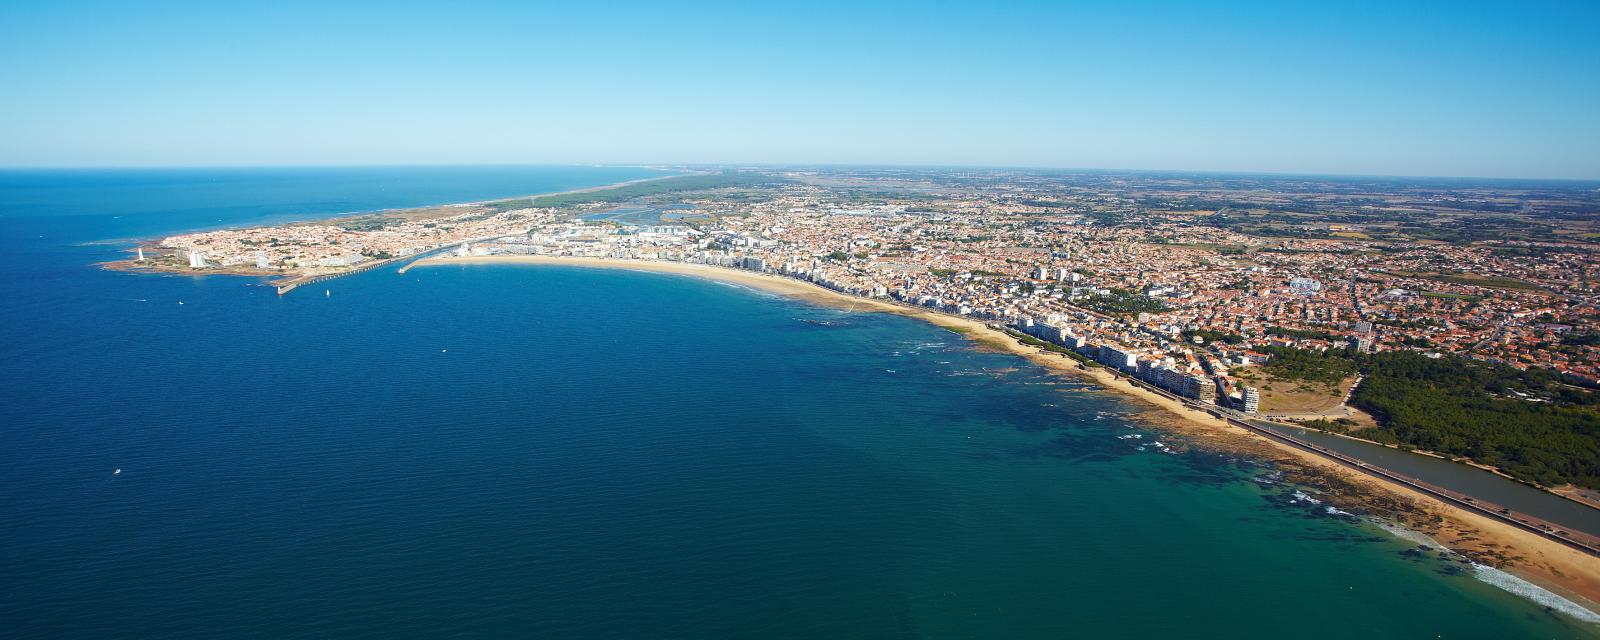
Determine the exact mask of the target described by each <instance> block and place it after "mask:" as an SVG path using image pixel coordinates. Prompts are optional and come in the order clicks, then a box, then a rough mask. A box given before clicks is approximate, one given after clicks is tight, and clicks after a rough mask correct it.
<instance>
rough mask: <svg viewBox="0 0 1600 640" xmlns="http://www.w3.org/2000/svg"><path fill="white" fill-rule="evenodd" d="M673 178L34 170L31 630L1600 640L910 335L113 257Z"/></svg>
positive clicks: (527, 271)
mask: <svg viewBox="0 0 1600 640" xmlns="http://www.w3.org/2000/svg"><path fill="white" fill-rule="evenodd" d="M647 175H652V173H651V172H649V171H645V170H636V169H615V168H609V169H600V168H559V167H538V168H475V169H418V168H411V169H340V170H327V169H321V170H250V171H246V170H233V171H138V172H120V171H119V172H6V173H0V629H3V630H0V636H4V637H9V638H63V637H82V638H108V637H119V638H120V637H143V638H209V637H317V638H322V637H371V638H392V637H416V636H420V637H440V636H470V637H484V636H488V637H493V636H502V637H506V636H509V637H545V638H636V637H672V638H677V637H692V638H728V637H746V638H826V637H850V638H915V637H923V638H958V637H960V638H973V637H977V638H1063V637H1141V636H1142V637H1184V638H1190V637H1194V638H1240V637H1271V638H1284V637H1294V638H1350V637H1361V638H1434V637H1444V638H1524V637H1526V638H1558V637H1591V636H1592V635H1593V631H1594V629H1595V627H1593V626H1591V625H1588V624H1586V623H1581V622H1578V621H1575V620H1573V619H1571V618H1567V617H1565V616H1562V615H1560V614H1557V613H1554V612H1551V611H1548V610H1546V609H1545V608H1543V607H1541V606H1539V605H1536V604H1534V603H1533V602H1530V601H1528V600H1525V599H1522V598H1519V597H1516V596H1513V595H1511V594H1509V593H1507V592H1505V591H1502V590H1500V589H1497V588H1495V587H1492V586H1490V585H1488V584H1486V583H1485V582H1483V581H1481V580H1479V579H1476V578H1474V577H1472V576H1471V575H1454V574H1452V573H1451V572H1450V571H1449V569H1448V567H1450V566H1451V565H1450V563H1448V562H1441V561H1439V560H1438V559H1436V558H1434V557H1432V556H1431V555H1427V554H1422V555H1419V554H1415V553H1412V554H1404V553H1402V552H1404V551H1406V550H1408V549H1409V548H1411V547H1414V546H1415V545H1414V544H1413V543H1409V542H1404V541H1401V540H1398V539H1396V538H1394V537H1392V536H1389V535H1387V534H1385V533H1383V532H1382V531H1380V530H1378V529H1376V528H1374V527H1371V526H1369V525H1365V524H1361V523H1357V522H1353V521H1351V520H1349V519H1347V518H1342V517H1338V516H1330V515H1328V514H1327V513H1326V511H1325V510H1324V509H1323V508H1322V507H1320V506H1317V505H1311V504H1309V503H1306V502H1295V501H1293V499H1292V496H1291V493H1292V489H1290V488H1285V487H1280V486H1271V485H1263V484H1261V483H1258V482H1255V481H1253V478H1260V477H1263V476H1265V475H1266V474H1267V473H1268V472H1269V471H1270V470H1269V469H1263V468H1260V467H1258V466H1255V465H1253V464H1250V463H1248V462H1246V461H1238V460H1230V459H1227V458H1223V457H1218V456H1213V455H1206V454H1200V453H1188V452H1186V453H1180V454H1172V455H1169V454H1163V453H1159V452H1158V451H1157V450H1156V449H1155V448H1153V447H1147V448H1146V450H1143V451H1141V450H1139V449H1138V448H1137V446H1138V445H1139V443H1141V442H1143V443H1148V442H1150V441H1151V440H1154V439H1163V440H1167V441H1169V442H1176V441H1174V440H1172V439H1171V438H1170V437H1168V436H1164V435H1161V434H1158V433H1154V432H1152V431H1150V430H1148V429H1146V428H1144V427H1143V426H1142V425H1140V424H1139V423H1138V422H1137V421H1135V420H1134V419H1133V418H1132V417H1131V416H1130V415H1128V412H1129V411H1130V410H1131V408H1130V406H1129V405H1127V404H1126V403H1124V402H1122V401H1121V400H1119V399H1118V398H1117V397H1115V396H1111V395H1107V394H1104V393H1101V392H1098V391H1095V390H1094V389H1093V388H1091V387H1087V386H1084V385H1080V384H1075V383H1065V382H1060V381H1056V380H1052V379H1051V378H1049V377H1047V376H1045V375H1044V374H1043V373H1042V372H1041V371H1040V370H1039V369H1037V368H1035V367H1033V366H1031V365H1030V364H1029V363H1027V362H1025V361H1023V360H1020V359H1018V358H1015V357H1011V356H1007V355H1001V354H993V353H984V352H979V351H975V350H973V349H972V348H971V346H970V345H969V344H968V343H967V342H966V341H965V340H964V339H963V338H962V337H960V336H957V335H955V334H952V333H949V332H947V331H944V330H941V329H937V328H934V327H931V326H928V325H925V324H922V323H919V322H916V321H913V320H909V319H906V318H901V317H897V316H891V315H883V314H868V313H854V314H851V313H846V312H844V311H839V310H833V309H826V308H819V307H814V306H809V305H806V304H803V303H798V302H795V301H791V300H788V299H783V298H778V297H773V296H771V295H768V294H764V293H760V292H756V291H752V290H748V289H744V288H739V287H734V286H730V285H724V284H718V283H713V282H706V281H701V280H695V279H690V278H684V277H678V276H671V275H661V274H648V273H637V272H626V271H599V270H588V269H581V268H569V267H560V268H558V267H537V268H536V267H518V266H451V267H431V268H425V269H418V270H414V271H412V272H410V273H408V274H407V275H405V276H399V275H396V274H395V273H394V271H393V270H390V269H382V270H376V271H373V272H368V273H365V274H362V275H358V276H354V277H350V278H345V279H340V280H335V281H333V282H331V283H329V284H327V285H319V286H317V287H315V290H310V291H308V290H304V289H302V290H299V291H295V292H294V293H292V294H290V295H288V296H286V297H282V298H280V297H278V296H277V295H275V294H274V293H273V291H272V290H271V289H270V288H265V287H259V286H252V284H253V282H254V281H252V280H250V279H244V278H232V277H210V278H189V277H170V276H169V277H163V276H150V275H131V274H125V273H113V272H107V271H101V270H98V269H96V268H94V267H93V266H92V263H94V262H97V261H102V260H108V259H113V258H116V257H118V256H119V255H120V253H119V249H120V247H121V246H124V245H118V244H115V243H111V244H106V243H104V242H103V241H107V240H115V239H119V238H130V237H144V236H153V235H160V234H164V233H172V232H177V231H182V230H188V229H195V228H205V227H216V226H225V225H239V224H256V223H261V222H268V221H274V220H284V219H291V218H295V217H316V216H319V215H324V214H332V213H339V212H349V211H359V210H369V209H377V208H384V207H398V206H413V205H423V204H437V203H444V202H453V201H462V200H479V199H487V198H494V197H504V196H513V195H523V194H529V193H539V192H546V191H554V190H559V189H567V188H574V187H581V186H590V185H596V184H604V183H609V182H614V181H618V180H625V179H631V178H638V177H644V176H647ZM323 288H327V289H329V290H330V291H331V293H332V295H331V296H327V295H324V294H323V292H322V290H321V289H323ZM180 301H181V302H182V303H183V304H181V305H180V304H179V302H180ZM807 320H811V321H820V322H806V321H807ZM1128 434H1141V435H1143V437H1142V438H1139V439H1132V438H1129V439H1119V438H1118V437H1117V436H1121V435H1128ZM1180 448H1181V447H1180ZM118 468H120V469H122V473H121V474H120V475H113V470H115V469H118Z"/></svg>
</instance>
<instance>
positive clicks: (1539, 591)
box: [1371, 518, 1600, 624]
mask: <svg viewBox="0 0 1600 640" xmlns="http://www.w3.org/2000/svg"><path fill="white" fill-rule="evenodd" d="M1371 522H1372V523H1373V524H1375V525H1377V526H1378V528H1380V529H1383V530H1384V531H1387V532H1389V533H1390V534H1392V535H1393V536H1395V537H1396V538H1400V539H1401V540H1405V541H1407V542H1415V543H1417V544H1425V545H1428V546H1429V547H1433V548H1435V549H1445V548H1447V547H1445V546H1444V545H1442V544H1439V541H1438V540H1434V539H1433V538H1431V537H1429V536H1427V535H1426V534H1423V533H1420V532H1417V531H1412V530H1410V529H1407V528H1405V527H1402V526H1399V525H1395V524H1393V523H1389V522H1385V521H1383V520H1378V519H1375V518H1374V519H1372V520H1371ZM1471 566H1472V576H1473V577H1474V578H1477V579H1478V580H1480V581H1482V582H1484V583H1485V584H1489V585H1491V586H1494V587H1497V588H1499V589H1501V590H1503V591H1505V592H1507V593H1510V594H1512V595H1515V596H1517V597H1520V598H1522V599H1524V600H1527V601H1529V602H1532V603H1534V604H1537V605H1539V606H1541V607H1549V608H1551V609H1554V610H1556V611H1559V612H1561V613H1564V614H1567V615H1569V616H1571V617H1573V618H1576V619H1578V620H1581V621H1583V622H1587V623H1590V624H1600V613H1595V612H1594V611H1590V610H1589V609H1588V608H1587V607H1585V606H1583V605H1581V604H1578V603H1576V602H1573V601H1571V600H1568V599H1566V598H1564V597H1562V596H1560V595H1559V594H1556V593H1554V592H1551V591H1549V590H1547V589H1545V588H1544V587H1541V586H1539V585H1536V584H1534V583H1532V582H1528V581H1527V580H1523V579H1522V578H1518V577H1516V576H1514V575H1511V574H1510V573H1506V572H1505V571H1502V570H1500V569H1496V568H1494V567H1491V566H1488V565H1483V564H1478V563H1476V562H1474V563H1472V565H1471Z"/></svg>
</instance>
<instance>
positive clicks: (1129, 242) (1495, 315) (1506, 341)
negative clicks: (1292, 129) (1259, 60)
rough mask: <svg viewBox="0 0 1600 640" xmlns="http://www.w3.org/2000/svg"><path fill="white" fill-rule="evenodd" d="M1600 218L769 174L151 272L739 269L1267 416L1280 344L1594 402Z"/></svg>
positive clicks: (1531, 201)
mask: <svg viewBox="0 0 1600 640" xmlns="http://www.w3.org/2000/svg"><path fill="white" fill-rule="evenodd" d="M1597 201H1600V194H1594V193H1592V192H1591V193H1585V192H1569V191H1562V190H1550V189H1541V188H1540V187H1538V186H1537V185H1536V186H1533V187H1521V186H1519V187H1495V188H1489V187H1473V186H1464V185H1429V184H1406V183H1397V184H1393V185H1383V184H1380V185H1371V184H1356V185H1352V184H1350V183H1348V182H1319V181H1316V180H1312V179H1288V178H1249V177H1221V178H1218V177H1205V176H1177V175H1173V176H1166V175H1131V176H1130V175H1116V174H1052V173H1049V172H1023V171H1014V172H1013V171H989V172H982V171H954V170H952V171H943V172H941V171H934V170H855V171H852V170H821V169H818V170H782V171H780V170H771V169H767V170H754V171H740V172H734V171H725V172H713V173H701V174H697V175H694V176H689V177H685V178H667V179H663V180H658V181H654V182H646V183H640V184H636V185H631V186H626V187H619V188H617V189H614V190H611V191H609V192H608V191H606V190H601V191H596V192H592V193H589V194H580V195H576V196H571V195H569V196H565V197H563V196H561V195H558V196H550V197H542V198H531V199H530V198H522V199H515V200H506V201H500V202H493V203H483V204H477V205H459V206H455V207H444V208H437V209H433V210H429V211H427V212H426V214H425V215H406V214H403V213H380V214H371V215H366V216H356V217H348V218H338V219H333V220H327V221H321V222H316V223H302V224H293V225H283V226H273V227H259V228H250V229H234V230H220V231H210V232H205V233H194V234H188V235H181V236H175V237H170V238H166V239H163V240H161V241H160V242H159V243H158V244H157V245H156V246H153V247H149V249H151V255H150V256H148V257H147V256H146V255H145V253H144V250H143V249H141V250H140V254H139V256H138V258H137V259H136V261H137V262H139V264H137V265H135V266H141V267H147V268H154V269H158V270H168V271H191V270H216V271H225V272H232V273H240V274H253V275H272V276H279V277H282V278H284V279H285V280H290V281H292V280H293V279H296V278H299V279H306V278H312V277H320V276H326V275H330V274H338V273H342V272H347V271H351V270H355V269H361V268H363V267H367V266H372V265H376V264H382V263H383V262H385V261H390V260H398V259H402V258H409V257H413V256H419V255H422V254H427V253H430V252H444V253H452V254H455V255H468V256H488V255H550V256H574V257H596V258H612V259H630V260H654V261H669V262H683V263H697V264H705V265H714V266H721V267H727V268H734V269H745V270H750V271H757V272H763V273H769V274H773V275H776V276H783V277H789V278H795V279H800V280H805V281H808V282H812V283H815V284H817V285H820V286H823V287H826V288H829V289H832V290H835V291H839V292H843V293H847V294H852V295H857V296H867V297H874V298H888V299H893V300H896V301H899V302H901V303H904V304H907V305H916V306H921V307H927V308H931V309H936V310H939V311H943V312H947V313H951V314H958V315H962V316H969V317H973V318H977V319H982V320H984V321H987V322H990V323H992V324H996V325H1003V326H1005V327H1007V328H1009V329H1011V330H1013V331H1016V332H1019V333H1022V334H1027V335H1028V336H1031V337H1033V338H1035V339H1037V340H1040V341H1043V342H1045V343H1050V344H1051V345H1054V346H1055V347H1057V350H1058V351H1061V352H1062V353H1067V352H1070V353H1071V354H1075V357H1079V358H1080V359H1083V360H1086V361H1094V362H1097V363H1099V364H1102V365H1104V366H1107V367H1110V368H1114V369H1116V370H1119V371H1121V372H1123V373H1125V374H1126V375H1128V376H1133V377H1137V378H1140V379H1143V380H1145V381H1147V382H1149V383H1151V384H1153V385H1156V386H1159V387H1162V388H1164V389H1166V390H1168V391H1170V392H1172V393H1174V394H1177V395H1181V396H1185V397H1188V398H1191V399H1194V400H1198V401H1202V402H1215V403H1216V404H1218V405H1221V406H1223V407H1228V408H1232V409H1236V410H1239V411H1243V412H1249V413H1254V412H1257V411H1258V410H1259V409H1260V399H1261V391H1260V389H1259V388H1258V387H1259V386H1261V382H1260V378H1259V377H1258V376H1255V375H1252V374H1251V373H1250V372H1251V370H1252V369H1253V368H1255V367H1257V366H1259V365H1261V364H1263V363H1265V362H1266V361H1268V360H1269V359H1270V358H1271V357H1272V348H1276V347H1293V348H1297V349H1308V350H1328V349H1351V350H1354V351H1357V352H1373V351H1383V350H1395V349H1409V350H1416V351H1421V352H1424V353H1428V354H1440V353H1454V354H1460V355H1465V356H1469V357H1472V358H1476V359H1481V360H1488V361H1493V362H1499V363H1503V364H1508V365H1511V366H1514V367H1517V368H1527V367H1540V368H1546V369H1550V370H1554V371H1559V372H1560V373H1561V374H1563V375H1564V376H1567V377H1568V378H1570V379H1571V380H1572V381H1573V382H1576V383H1580V384H1586V385H1593V384H1595V383H1597V382H1600V344H1597V343H1600V340H1596V339H1594V337H1595V336H1594V333H1593V332H1594V330H1595V327H1596V323H1595V318H1596V314H1597V309H1596V299H1597V298H1596V292H1595V288H1594V282H1593V279H1594V278H1595V276H1596V275H1597V274H1600V269H1597V266H1600V261H1597V260H1596V254H1595V252H1594V250H1593V246H1592V245H1591V244H1590V243H1591V242H1592V241H1593V239H1594V238H1595V237H1600V236H1596V234H1594V230H1593V229H1590V228H1588V227H1587V226H1585V225H1587V224H1589V222H1587V219H1588V218H1592V217H1593V216H1592V213H1593V211H1594V208H1595V207H1596V202H1597ZM1545 211H1549V212H1553V213H1548V214H1547V213H1545ZM1342 391H1347V389H1344V390H1341V392H1342Z"/></svg>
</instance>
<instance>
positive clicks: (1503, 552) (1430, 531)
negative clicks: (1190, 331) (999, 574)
mask: <svg viewBox="0 0 1600 640" xmlns="http://www.w3.org/2000/svg"><path fill="white" fill-rule="evenodd" d="M451 264H461V265H466V264H526V265H559V266H576V267H586V268H599V269H630V270H635V271H649V272H657V273H671V274H678V275H687V276H693V277H702V278H707V279H713V280H718V281H723V282H729V283H732V284H740V285H746V286H750V287H753V288H758V289H761V290H764V291H768V292H772V293H777V294H781V295H786V296H789V297H792V298H796V299H800V300H804V301H807V302H813V303H816V304H821V305H826V306H832V307H845V308H851V309H864V310H872V311H881V312H887V313H895V314H898V315H902V316H907V317H911V318H915V319H919V320H922V321H925V322H928V323H930V324H933V325H935V326H938V327H941V328H944V329H947V330H950V331H953V332H956V333H960V334H963V335H965V336H967V337H968V338H969V339H971V340H973V341H975V342H977V343H979V344H980V345H983V346H984V347H987V348H990V349H994V350H996V351H1002V352H1007V353H1011V354H1014V355H1019V356H1022V357H1025V358H1027V359H1028V360H1030V361H1032V362H1034V363H1036V364H1039V365H1041V366H1043V367H1044V368H1046V369H1047V370H1049V371H1050V372H1051V373H1052V374H1054V375H1058V376H1064V377H1071V378H1075V379H1080V380H1081V379H1084V378H1087V379H1089V380H1091V381H1094V382H1096V383H1097V384H1098V385H1099V386H1101V387H1102V388H1104V389H1107V390H1109V391H1113V392H1116V393H1119V394H1122V395H1124V396H1126V397H1128V398H1131V399H1133V400H1135V401H1137V402H1138V403H1140V404H1141V405H1143V406H1144V407H1145V408H1146V409H1147V410H1146V411H1145V412H1144V415H1143V416H1142V417H1144V418H1147V419H1148V420H1149V421H1150V422H1152V423H1154V424H1155V426H1159V427H1163V428H1167V429H1171V430H1173V431H1178V432H1182V433H1184V434H1185V435H1189V436H1192V442H1191V444H1192V445H1193V446H1197V447H1201V448H1206V449H1215V450H1218V451H1223V452H1231V453H1243V454H1247V455H1250V456H1252V457H1257V458H1260V459H1262V460H1265V461H1267V462H1269V463H1271V464H1273V465H1275V466H1276V467H1278V468H1279V469H1281V470H1283V471H1284V472H1285V477H1286V478H1287V479H1289V480H1290V481H1291V482H1295V483H1300V484H1306V485H1309V486H1313V487H1315V488H1317V489H1318V490H1320V491H1322V492H1323V494H1324V496H1325V497H1326V498H1327V499H1328V500H1329V501H1330V502H1331V503H1332V504H1334V505H1336V506H1340V507H1347V508H1355V509H1359V510H1362V511H1365V512H1367V513H1371V514H1373V515H1375V516H1377V517H1379V518H1381V519H1383V520H1387V521H1391V522H1394V523H1396V524H1399V525H1401V526H1403V527H1405V528H1407V529H1409V530H1412V531H1416V532H1418V533H1420V534H1423V535H1425V536H1427V537H1429V538H1431V539H1433V540H1436V541H1437V542H1438V543H1440V544H1443V545H1445V546H1447V547H1449V548H1450V549H1452V550H1454V551H1456V552H1457V553H1460V554H1462V555H1463V556H1465V557H1467V558H1470V559H1472V561H1474V562H1476V563H1479V564H1483V565H1488V566H1491V567H1494V568H1496V569H1500V570H1505V571H1508V572H1510V573H1512V574H1514V575H1516V576H1517V577H1520V578H1522V579H1524V580H1527V581H1528V582H1530V583H1533V584H1534V585H1536V586H1538V587H1540V588H1543V589H1546V590H1548V591H1550V592H1552V593H1555V594H1557V595H1559V596H1562V597H1565V598H1568V599H1570V600H1572V601H1573V602H1574V603H1575V604H1577V605H1578V606H1581V607H1583V608H1585V609H1588V610H1589V611H1591V612H1597V613H1600V604H1597V603H1600V557H1596V556H1592V555H1589V554H1586V553H1584V552H1581V551H1579V550H1577V549H1574V548H1572V547H1569V546H1566V545H1563V544H1561V543H1559V542H1556V541H1553V540H1549V539H1546V538H1543V537H1541V536H1539V535H1536V534H1534V533H1532V532H1529V531H1525V530H1522V529H1518V528H1516V527H1513V526H1511V525H1510V524H1507V523H1504V522H1500V521H1497V520H1494V519H1492V518H1489V517H1486V516H1484V515H1481V514H1478V513H1473V512H1471V511H1468V510H1466V509H1463V508H1461V507H1458V506H1455V505H1452V504H1449V503H1446V502H1443V501H1441V500H1439V499H1437V498H1435V497H1433V496H1429V495H1427V494H1424V493H1422V492H1419V491H1417V490H1415V489H1412V488H1410V487H1406V486H1404V485H1401V484H1398V483H1396V482H1393V481H1389V480H1383V479H1380V478H1377V477H1374V476H1370V475H1366V474H1361V473H1357V472H1355V471H1352V470H1350V469H1348V468H1345V467H1344V466H1342V465H1341V464H1340V463H1339V462H1337V461H1334V460H1332V459H1329V458H1327V457H1324V456H1322V455H1319V454H1316V453H1313V452H1309V451H1305V450H1302V449H1299V448H1297V447H1294V446H1291V445H1289V444H1286V443H1283V442H1278V441H1276V440H1272V439H1268V438H1265V437H1263V436H1259V435H1256V434H1253V433H1251V432H1249V431H1247V430H1245V429H1244V428H1241V427H1239V426H1235V425H1232V424H1229V423H1228V422H1227V421H1226V420H1223V419H1221V418H1217V417H1215V416H1212V415H1210V414H1208V413H1206V412H1204V411H1202V410H1199V409H1196V408H1193V407H1190V406H1187V405H1185V404H1183V403H1181V402H1178V401H1176V400H1173V399H1171V398H1168V397H1165V396H1162V395H1160V394H1156V393H1154V392H1151V391H1149V390H1146V389H1143V388H1141V387H1139V386H1137V385H1135V384H1134V383H1132V382H1130V381H1129V380H1127V379H1125V378H1123V377H1121V376H1117V375H1115V374H1113V373H1112V372H1109V371H1107V370H1105V369H1101V368H1080V367H1079V365H1078V363H1077V361H1075V360H1072V359H1070V358H1067V357H1065V356H1062V355H1059V354H1055V353H1052V352H1049V351H1046V350H1043V349H1039V348H1036V347H1032V346H1028V345H1025V344H1022V343H1020V342H1018V341H1017V340H1016V339H1015V338H1014V337H1012V336H1010V335H1008V334H1006V333H1004V332H1002V331H999V330H996V329H994V328H992V327H990V326H989V325H988V324H986V323H984V322H982V321H979V320H975V319H972V318H966V317H961V316H955V315H950V314H946V313H942V312H939V311H934V310H931V309H926V308H922V307H913V306H908V305H902V304H898V303H894V302H888V301H884V300H879V299H871V298H862V297H857V296H852V295H849V294H845V293H841V292H838V291H833V290H831V289H827V288H825V287H822V286H819V285H816V284H813V283H810V282H805V281H801V280H796V279H792V278H785V277H782V276H777V275H772V274H764V273H757V272H751V271H744V270H738V269H732V268H726V267H717V266H710V265H701V264H692V263H680V262H661V261H649V260H628V259H615V258H590V257H575V256H546V255H528V256H464V257H463V256H436V257H427V258H422V259H419V260H416V261H413V262H411V263H409V264H407V265H405V266H404V267H402V268H401V269H400V270H399V271H400V273H405V272H406V271H408V270H410V269H411V268H412V267H427V266H442V265H451Z"/></svg>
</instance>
